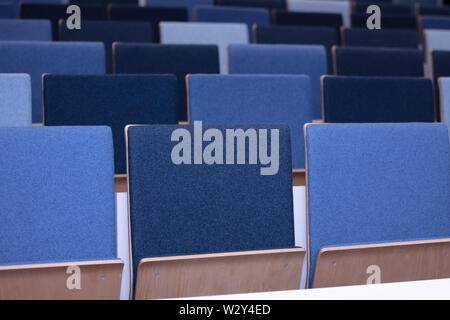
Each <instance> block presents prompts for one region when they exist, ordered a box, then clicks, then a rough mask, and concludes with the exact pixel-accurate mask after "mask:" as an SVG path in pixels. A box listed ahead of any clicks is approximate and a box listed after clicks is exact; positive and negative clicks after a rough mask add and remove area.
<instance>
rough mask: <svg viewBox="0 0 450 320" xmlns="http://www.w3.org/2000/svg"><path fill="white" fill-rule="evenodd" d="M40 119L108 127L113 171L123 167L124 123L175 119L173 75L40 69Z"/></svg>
mask: <svg viewBox="0 0 450 320" xmlns="http://www.w3.org/2000/svg"><path fill="white" fill-rule="evenodd" d="M43 85H44V88H43V89H44V125H46V126H65V125H77V126H89V125H104V126H109V127H110V128H111V129H112V133H113V138H114V160H115V161H114V162H115V173H116V174H124V173H126V164H125V163H126V160H125V136H124V130H125V126H126V125H127V124H177V123H178V101H177V100H178V99H177V80H176V78H175V76H173V75H100V76H97V75H90V76H89V75H88V76H75V75H45V76H44V79H43Z"/></svg>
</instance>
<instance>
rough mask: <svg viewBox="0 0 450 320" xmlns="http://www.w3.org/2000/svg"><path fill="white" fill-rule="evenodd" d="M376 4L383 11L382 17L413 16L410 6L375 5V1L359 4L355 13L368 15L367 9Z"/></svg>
mask: <svg viewBox="0 0 450 320" xmlns="http://www.w3.org/2000/svg"><path fill="white" fill-rule="evenodd" d="M372 4H376V5H377V6H379V7H380V10H381V16H383V15H388V16H413V12H412V10H411V7H410V6H406V5H397V4H392V3H386V2H383V3H375V2H374V1H367V2H359V1H358V2H357V3H355V4H354V6H353V12H354V13H359V14H366V12H367V8H368V7H369V6H370V5H372Z"/></svg>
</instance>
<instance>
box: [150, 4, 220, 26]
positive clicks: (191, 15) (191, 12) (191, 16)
mask: <svg viewBox="0 0 450 320" xmlns="http://www.w3.org/2000/svg"><path fill="white" fill-rule="evenodd" d="M146 2H147V3H146V5H147V7H159V8H161V7H168V8H173V7H175V8H186V9H187V10H188V15H189V20H190V21H192V20H193V19H194V7H195V6H199V5H209V6H212V5H214V0H170V1H167V0H147V1H146Z"/></svg>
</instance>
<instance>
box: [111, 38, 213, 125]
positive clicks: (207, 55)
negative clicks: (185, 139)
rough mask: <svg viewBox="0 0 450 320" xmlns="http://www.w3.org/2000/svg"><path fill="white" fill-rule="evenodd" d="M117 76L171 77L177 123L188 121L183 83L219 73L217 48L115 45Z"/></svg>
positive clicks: (201, 46)
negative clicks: (189, 78) (175, 89)
mask: <svg viewBox="0 0 450 320" xmlns="http://www.w3.org/2000/svg"><path fill="white" fill-rule="evenodd" d="M113 60H114V64H115V72H116V73H159V74H161V73H171V74H175V75H176V77H177V81H178V116H179V121H186V120H187V107H186V81H185V77H186V74H188V73H219V54H218V51H217V47H216V46H208V45H161V44H126V43H117V44H115V45H114V57H113Z"/></svg>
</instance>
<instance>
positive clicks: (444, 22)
mask: <svg viewBox="0 0 450 320" xmlns="http://www.w3.org/2000/svg"><path fill="white" fill-rule="evenodd" d="M420 26H421V27H422V29H441V30H442V29H450V17H448V16H435V15H423V16H420Z"/></svg>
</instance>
